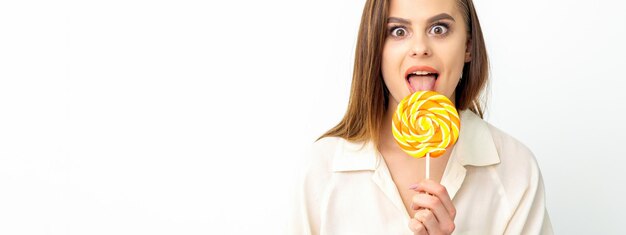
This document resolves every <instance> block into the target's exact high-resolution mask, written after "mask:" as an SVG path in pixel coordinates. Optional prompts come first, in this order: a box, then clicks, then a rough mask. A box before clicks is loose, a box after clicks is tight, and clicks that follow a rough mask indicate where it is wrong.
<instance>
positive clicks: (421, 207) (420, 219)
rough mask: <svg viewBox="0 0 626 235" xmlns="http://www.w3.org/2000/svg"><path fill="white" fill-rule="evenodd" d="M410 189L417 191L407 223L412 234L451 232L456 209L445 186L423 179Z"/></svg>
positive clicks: (430, 234)
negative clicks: (413, 211)
mask: <svg viewBox="0 0 626 235" xmlns="http://www.w3.org/2000/svg"><path fill="white" fill-rule="evenodd" d="M410 189H412V190H415V191H417V192H418V194H416V195H415V196H413V202H412V203H411V208H413V210H415V213H414V214H413V218H411V222H410V223H409V228H410V229H411V231H413V233H414V234H428V235H439V234H451V233H452V231H454V217H455V216H456V209H455V208H454V205H453V204H452V200H451V199H450V195H448V191H447V190H446V188H445V187H443V185H441V184H439V183H437V182H435V181H432V180H424V181H422V182H420V183H418V184H414V185H412V186H411V187H410Z"/></svg>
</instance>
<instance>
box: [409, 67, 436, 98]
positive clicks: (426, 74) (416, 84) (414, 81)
mask: <svg viewBox="0 0 626 235" xmlns="http://www.w3.org/2000/svg"><path fill="white" fill-rule="evenodd" d="M438 77H439V73H438V72H437V70H435V69H433V68H430V67H427V66H420V67H411V68H410V69H409V70H407V73H406V77H405V78H406V81H407V85H408V87H409V90H410V91H411V93H414V92H416V91H433V90H435V82H436V80H437V78H438Z"/></svg>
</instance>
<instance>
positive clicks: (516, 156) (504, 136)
mask: <svg viewBox="0 0 626 235" xmlns="http://www.w3.org/2000/svg"><path fill="white" fill-rule="evenodd" d="M485 123H486V125H487V128H488V129H489V133H491V137H492V139H493V143H494V145H495V147H496V151H497V153H498V156H499V158H500V163H499V164H498V168H500V170H499V171H500V172H501V173H502V174H507V175H515V176H522V175H526V176H529V177H530V178H531V179H532V178H536V177H538V175H539V174H540V173H539V166H538V164H537V160H536V158H535V154H534V153H533V151H532V150H531V149H530V148H529V147H528V146H527V145H526V144H524V143H523V142H522V141H521V140H519V139H517V138H515V137H513V136H512V135H511V134H509V133H508V132H506V131H504V130H502V129H500V128H498V127H496V126H494V125H493V124H491V123H488V122H486V121H485Z"/></svg>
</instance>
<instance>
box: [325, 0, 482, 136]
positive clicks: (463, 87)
mask: <svg viewBox="0 0 626 235" xmlns="http://www.w3.org/2000/svg"><path fill="white" fill-rule="evenodd" d="M457 2H458V7H459V9H460V10H461V13H462V14H463V16H464V20H465V25H466V26H467V27H466V28H467V29H468V35H470V36H469V38H470V39H471V42H470V45H471V46H470V47H471V48H470V54H471V57H472V59H471V61H470V62H467V63H465V65H464V66H463V76H462V77H461V80H460V81H459V84H458V85H457V87H456V90H455V93H456V97H455V103H456V108H457V109H458V110H465V109H470V110H471V111H472V112H474V113H476V114H478V115H479V116H480V117H481V118H482V117H483V110H484V107H485V106H484V103H483V102H481V101H480V95H481V92H482V90H483V89H484V87H485V85H486V83H487V79H488V77H489V74H488V68H489V62H488V59H487V49H486V47H485V42H484V40H483V33H482V30H481V28H480V23H479V21H478V16H477V15H476V10H475V9H474V4H473V2H472V0H457ZM388 9H389V0H368V1H367V2H366V3H365V7H364V8H363V14H362V15H361V25H360V26H359V34H358V37H357V44H356V51H355V56H354V69H353V75H352V87H351V89H350V100H349V102H348V110H347V111H346V113H345V115H344V117H343V119H342V120H341V122H339V124H337V125H336V126H335V127H333V128H331V129H330V130H328V131H327V132H326V133H324V134H323V135H322V136H320V138H319V139H321V138H323V137H328V136H337V137H342V138H344V139H347V140H350V141H357V142H360V141H366V140H371V141H373V142H374V144H375V145H374V146H378V141H379V132H380V128H381V125H382V121H383V120H384V115H385V112H386V111H387V102H388V99H389V90H388V89H387V86H386V85H385V82H384V81H383V77H382V71H381V64H382V52H383V46H384V43H385V39H386V38H387V32H386V27H387V17H388V14H389V13H388Z"/></svg>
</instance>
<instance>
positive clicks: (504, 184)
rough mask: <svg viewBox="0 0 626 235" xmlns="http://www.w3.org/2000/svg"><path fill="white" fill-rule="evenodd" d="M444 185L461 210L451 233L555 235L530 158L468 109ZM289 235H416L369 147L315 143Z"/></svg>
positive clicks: (387, 175) (381, 163)
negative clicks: (553, 234) (413, 234)
mask: <svg viewBox="0 0 626 235" xmlns="http://www.w3.org/2000/svg"><path fill="white" fill-rule="evenodd" d="M460 117H461V130H460V133H459V139H458V140H457V143H456V144H455V146H454V147H453V149H452V153H451V155H450V158H449V160H448V163H447V166H446V168H445V171H444V173H443V178H442V179H441V182H440V183H441V184H442V185H443V186H445V187H446V189H447V191H448V193H449V194H450V198H452V202H453V203H454V206H455V208H456V211H457V215H456V218H455V220H454V223H455V226H456V229H455V231H454V233H453V234H480V235H483V234H552V233H553V232H552V225H551V223H550V218H549V216H548V213H547V211H546V208H545V198H544V185H543V179H542V177H541V173H540V171H539V168H538V166H537V162H536V161H535V158H534V156H533V154H532V152H531V151H530V150H529V149H528V148H527V147H526V146H524V145H523V144H522V143H520V142H519V141H517V140H516V139H514V138H513V137H511V136H509V135H507V134H506V133H504V132H502V131H501V130H499V129H497V128H495V127H494V126H492V125H490V124H488V123H487V122H485V121H484V120H482V119H481V118H480V117H478V116H477V115H476V114H474V113H472V112H471V111H469V110H465V111H462V112H461V113H460ZM307 160H308V164H307V165H306V167H305V170H304V172H303V177H302V180H301V181H300V182H299V183H300V184H299V185H298V188H297V192H296V194H297V196H296V200H295V202H296V203H295V206H294V208H293V209H294V210H293V214H292V216H291V218H290V219H291V222H290V226H289V234H333V235H336V234H337V235H342V234H359V235H362V234H412V232H411V230H410V229H409V225H408V223H409V220H410V217H409V214H408V213H407V212H406V209H405V207H404V204H403V203H402V199H401V197H400V194H399V192H398V190H397V188H396V185H395V184H394V182H393V180H392V178H391V175H390V173H389V169H388V168H387V165H386V164H385V161H384V159H383V157H382V156H381V154H380V153H379V152H378V150H377V149H376V148H375V147H374V145H373V144H372V143H371V142H367V143H354V142H349V141H346V140H345V139H343V138H338V137H327V138H323V139H321V140H319V141H317V142H315V143H314V144H313V149H312V152H311V156H310V159H307Z"/></svg>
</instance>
